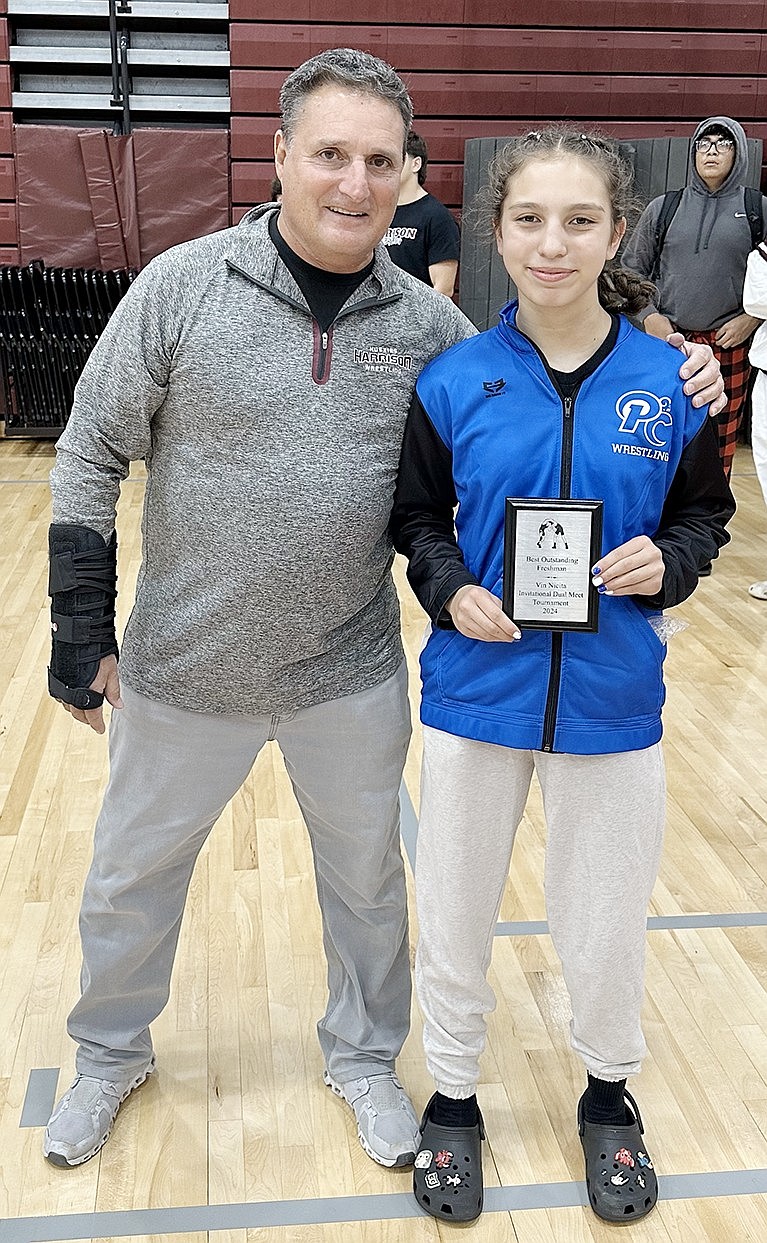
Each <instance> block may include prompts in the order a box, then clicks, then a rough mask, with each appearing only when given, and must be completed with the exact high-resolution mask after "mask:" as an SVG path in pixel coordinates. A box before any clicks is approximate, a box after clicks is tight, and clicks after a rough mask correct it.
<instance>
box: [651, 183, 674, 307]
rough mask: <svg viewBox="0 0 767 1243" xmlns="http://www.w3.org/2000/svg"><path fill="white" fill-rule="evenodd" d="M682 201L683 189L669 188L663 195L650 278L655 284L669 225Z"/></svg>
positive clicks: (656, 228)
mask: <svg viewBox="0 0 767 1243" xmlns="http://www.w3.org/2000/svg"><path fill="white" fill-rule="evenodd" d="M681 201H682V191H681V190H668V191H667V192H666V193H665V194H664V195H663V202H662V203H661V208H660V212H659V214H658V221H657V224H656V225H655V257H654V259H653V264H652V271H651V272H650V277H649V279H650V280H651V281H652V282H653V284H655V283H657V280H658V273H659V272H660V256H661V251H662V250H663V243H664V241H665V240H666V234H667V233H668V227H669V225H670V224H671V221H672V220H673V219H674V216H675V215H676V212H677V208H678V207H679V204H680V203H681Z"/></svg>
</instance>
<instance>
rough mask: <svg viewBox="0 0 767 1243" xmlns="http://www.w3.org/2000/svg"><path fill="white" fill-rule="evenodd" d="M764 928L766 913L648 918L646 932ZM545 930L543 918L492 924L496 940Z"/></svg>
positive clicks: (529, 934) (545, 925) (547, 928)
mask: <svg viewBox="0 0 767 1243" xmlns="http://www.w3.org/2000/svg"><path fill="white" fill-rule="evenodd" d="M765 925H767V912H765V911H737V912H735V913H733V912H731V911H724V912H721V913H719V914H716V913H715V914H710V913H709V914H706V913H703V914H700V915H651V916H650V917H649V918H648V920H647V929H648V932H657V931H658V930H663V929H665V930H668V929H672V928H763V927H764V926H765ZM548 931H549V925H548V923H547V922H546V920H545V919H528V920H525V919H519V920H510V921H506V922H504V921H499V922H498V923H497V924H496V925H495V936H497V937H537V936H545V935H546V934H547V933H548Z"/></svg>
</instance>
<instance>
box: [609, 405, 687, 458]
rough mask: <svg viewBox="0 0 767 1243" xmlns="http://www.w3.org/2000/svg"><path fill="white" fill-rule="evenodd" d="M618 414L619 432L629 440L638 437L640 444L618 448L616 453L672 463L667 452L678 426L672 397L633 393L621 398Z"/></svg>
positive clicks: (617, 407) (614, 446)
mask: <svg viewBox="0 0 767 1243" xmlns="http://www.w3.org/2000/svg"><path fill="white" fill-rule="evenodd" d="M615 413H616V414H617V416H618V430H619V431H621V432H624V433H625V434H626V435H628V436H636V438H637V440H638V441H639V442H640V443H639V444H614V445H613V453H626V454H629V455H630V456H632V457H649V458H653V459H655V460H656V461H661V462H667V461H668V460H669V454H668V451H667V450H666V445H667V444H668V441H669V434H668V429H670V428H671V427H672V426H673V423H674V420H673V418H672V417H671V399H670V398H669V397H656V395H655V394H654V393H648V392H646V391H644V390H643V389H632V390H631V391H630V392H628V393H623V394H622V396H621V397H619V398H618V400H617V401H616V403H615ZM642 442H644V443H642Z"/></svg>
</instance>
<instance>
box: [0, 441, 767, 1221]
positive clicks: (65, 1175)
mask: <svg viewBox="0 0 767 1243" xmlns="http://www.w3.org/2000/svg"><path fill="white" fill-rule="evenodd" d="M52 459H53V449H52V447H51V445H50V444H47V443H34V442H21V441H13V440H4V441H0V522H1V523H2V527H1V530H2V535H1V536H0V598H1V599H2V606H1V607H0V628H1V629H0V636H1V639H0V949H1V950H2V954H1V955H0V981H1V983H0V1243H31V1241H32V1240H42V1239H45V1240H60V1241H62V1243H63V1240H70V1239H105V1238H128V1239H134V1240H139V1239H140V1240H149V1239H151V1240H157V1241H158V1243H173V1241H175V1240H182V1239H183V1240H185V1241H189V1243H202V1240H205V1239H207V1238H210V1239H212V1240H215V1241H216V1243H262V1241H263V1243H267V1241H268V1243H394V1241H395V1240H397V1241H398V1243H399V1241H403V1240H404V1241H405V1243H427V1241H432V1240H438V1239H442V1240H448V1239H453V1240H455V1239H456V1238H457V1237H458V1234H457V1228H456V1227H450V1226H447V1225H441V1224H438V1223H437V1222H436V1221H434V1220H433V1219H431V1218H429V1217H426V1216H424V1215H422V1214H421V1212H420V1210H419V1209H418V1208H417V1207H416V1206H415V1205H414V1202H413V1201H412V1198H411V1196H410V1194H409V1187H410V1172H409V1171H389V1170H385V1169H382V1168H380V1167H379V1166H376V1165H374V1164H373V1163H372V1162H371V1161H370V1160H369V1159H368V1158H367V1157H366V1156H365V1155H364V1153H363V1152H362V1150H361V1149H360V1148H359V1146H358V1144H357V1141H356V1138H355V1133H354V1127H353V1125H352V1116H351V1113H350V1112H349V1111H348V1110H347V1109H346V1107H345V1106H344V1105H343V1104H341V1103H340V1102H338V1101H337V1100H336V1099H335V1098H334V1097H333V1096H332V1095H331V1094H330V1093H329V1092H328V1091H327V1089H326V1088H324V1087H323V1085H322V1064H321V1060H320V1054H319V1048H318V1045H317V1042H316V1037H315V1033H314V1023H315V1022H316V1019H317V1017H318V1016H319V1014H320V1013H321V1010H322V1006H323V996H324V964H323V959H322V953H321V948H320V946H321V939H320V930H319V923H318V914H317V907H316V901H315V896H314V886H313V880H312V872H311V867H310V861H309V853H308V849H307V843H306V838H305V833H304V830H303V828H302V825H301V822H300V820H299V817H298V811H297V808H296V806H295V803H294V801H293V798H292V794H291V792H290V789H289V786H288V784H287V780H286V777H285V773H284V769H283V765H282V762H281V758H280V754H279V752H278V751H277V750H276V748H275V747H274V746H273V745H272V744H270V745H269V746H268V747H267V748H266V749H265V750H264V751H263V752H262V753H261V755H260V756H259V759H258V761H257V763H256V765H255V767H254V770H253V772H252V774H251V776H250V778H249V779H248V781H247V782H246V784H245V786H244V787H243V789H242V790H241V791H240V793H239V794H238V796H237V797H236V798H235V799H234V801H233V802H232V804H231V805H230V807H228V808H227V810H226V812H225V814H224V815H223V816H222V818H221V821H220V823H219V824H218V825H217V827H216V829H215V831H214V833H213V834H212V836H211V839H210V841H209V843H208V846H207V847H206V849H205V851H204V852H203V855H202V857H201V859H200V862H199V866H198V868H197V871H196V873H195V877H194V880H193V883H192V888H191V892H190V898H189V904H188V908H187V913H186V917H185V922H184V928H183V932H182V937H181V944H180V949H179V954H178V960H177V964H176V972H175V976H174V988H173V993H172V998H171V1002H170V1004H169V1006H168V1008H167V1010H166V1011H165V1013H164V1014H163V1015H162V1016H161V1018H160V1019H159V1020H158V1022H157V1023H156V1024H155V1026H154V1038H155V1044H156V1048H157V1053H158V1063H159V1069H158V1072H157V1073H156V1075H153V1076H152V1079H151V1080H150V1081H149V1082H148V1083H147V1085H146V1086H145V1087H144V1088H142V1089H141V1090H140V1091H138V1092H136V1093H135V1094H134V1095H133V1096H132V1097H131V1098H130V1099H129V1100H128V1101H127V1102H126V1104H125V1105H124V1106H123V1108H122V1110H121V1112H120V1115H119V1119H118V1122H117V1126H116V1129H115V1133H114V1135H113V1137H112V1138H111V1140H110V1141H109V1143H108V1144H107V1146H106V1147H105V1148H104V1150H103V1152H102V1153H101V1154H100V1156H98V1157H96V1158H94V1159H93V1160H92V1161H90V1162H88V1163H87V1164H86V1165H84V1166H82V1167H81V1168H80V1169H77V1170H68V1171H62V1170H59V1169H55V1168H53V1167H51V1166H50V1165H48V1164H47V1162H45V1161H44V1160H43V1157H42V1155H41V1151H40V1143H41V1138H42V1129H41V1127H42V1124H44V1121H45V1119H46V1117H47V1114H48V1110H49V1108H50V1105H51V1103H52V1101H53V1099H54V1096H55V1095H56V1094H57V1092H58V1091H60V1090H62V1089H63V1088H64V1087H66V1085H67V1083H68V1082H69V1079H70V1077H71V1074H72V1064H73V1049H72V1046H71V1043H70V1041H69V1039H68V1038H67V1036H66V1033H65V1026H64V1025H65V1018H66V1014H67V1012H68V1010H69V1008H70V1006H71V1004H72V1002H73V1000H74V998H75V996H76V994H77V982H78V969H79V945H78V938H77V911H78V903H79V895H80V890H81V886H82V881H83V876H84V873H85V870H86V868H87V865H88V861H89V855H90V848H91V834H92V825H93V821H94V819H95V816H96V813H97V810H98V806H99V801H100V795H101V791H102V788H103V783H104V780H105V776H106V743H105V740H104V739H103V738H98V737H96V736H95V735H94V734H92V733H89V732H88V731H86V730H85V729H84V728H82V727H80V726H77V725H75V724H74V723H73V722H72V721H71V719H70V718H69V717H68V716H67V715H66V714H65V713H64V712H63V710H62V709H61V708H60V707H58V706H57V705H56V704H55V703H54V702H53V701H52V700H50V699H49V698H48V696H47V694H46V692H45V689H44V685H45V677H44V672H45V666H46V661H47V654H48V645H49V622H48V615H47V609H48V605H47V600H46V563H47V557H46V528H47V525H48V520H49V519H48V490H47V486H46V480H47V474H48V471H49V469H50V466H51V463H52ZM734 487H735V490H736V494H737V497H738V502H739V511H738V514H737V516H736V518H735V521H734V522H733V524H732V528H731V529H732V534H733V542H732V544H731V545H730V546H729V548H727V549H726V550H725V551H724V553H723V555H722V557H721V558H720V560H719V561H718V562H717V563H716V566H715V572H714V574H713V576H712V577H711V578H709V579H706V580H704V581H703V582H702V583H701V585H700V587H699V589H698V591H697V593H696V595H695V596H694V597H693V599H692V600H691V601H689V602H688V603H687V604H686V605H685V606H683V607H682V608H680V609H678V610H675V612H676V614H677V615H678V616H679V617H680V618H682V619H684V620H685V621H686V622H687V623H688V627H687V629H685V630H684V631H683V632H682V633H681V634H679V635H677V636H676V637H675V638H673V639H672V641H671V644H670V653H669V658H668V661H667V666H666V668H667V679H668V686H669V694H668V703H667V708H666V714H665V722H666V735H665V753H666V762H667V767H668V777H669V808H668V833H667V840H666V849H665V855H664V861H663V866H662V869H661V875H660V878H659V881H658V884H657V887H656V890H655V894H654V899H653V906H652V910H651V912H650V915H651V919H650V924H649V932H648V943H649V954H648V970H647V1001H646V1008H645V1029H646V1034H647V1038H648V1043H649V1047H650V1056H649V1057H648V1059H647V1062H646V1065H645V1069H644V1071H643V1074H642V1076H641V1077H640V1079H639V1080H637V1082H636V1084H635V1085H632V1086H634V1087H635V1088H636V1093H637V1095H638V1098H639V1101H640V1104H641V1107H642V1111H643V1113H644V1116H645V1121H646V1123H647V1131H648V1140H649V1147H650V1150H651V1152H652V1154H653V1157H654V1160H655V1163H656V1167H657V1168H658V1170H659V1172H660V1174H661V1195H662V1200H661V1203H660V1205H659V1207H658V1209H657V1210H656V1212H655V1213H653V1214H652V1215H651V1217H650V1218H648V1219H647V1220H646V1221H645V1222H641V1223H638V1224H637V1225H635V1226H633V1227H631V1228H630V1237H631V1239H632V1240H633V1241H634V1243H649V1241H651V1240H652V1241H656V1240H657V1241H659V1243H660V1241H663V1243H671V1241H673V1243H685V1241H687V1240H690V1241H694V1243H700V1241H701V1240H707V1241H713V1243H744V1241H746V1240H751V1239H753V1240H763V1239H764V1238H765V1237H767V763H766V762H765V740H766V739H767V603H762V602H759V601H756V600H753V599H751V598H750V597H749V596H748V594H747V592H746V588H747V586H748V584H749V583H750V582H751V581H753V580H754V579H760V578H767V513H766V512H765V509H764V506H763V503H762V500H761V494H760V492H759V488H758V484H757V481H756V478H755V476H754V473H753V466H752V463H751V458H750V454H749V452H748V450H745V449H741V450H740V451H739V454H738V458H737V461H736V469H735V476H734ZM142 492H143V488H142V482H141V475H140V472H137V473H136V474H134V476H132V478H131V479H130V480H129V481H127V482H126V484H125V486H124V488H123V495H122V500H121V510H120V518H119V529H120V588H121V595H120V610H121V621H122V622H124V620H125V616H126V613H127V609H128V608H129V604H130V600H131V597H132V591H133V585H134V582H135V575H136V571H137V568H138V559H139V518H140V509H141V501H142ZM397 578H398V582H399V584H400V586H402V583H403V577H402V573H401V566H399V565H398V566H397ZM402 595H403V602H404V610H403V612H404V631H405V637H406V643H407V649H408V657H409V661H410V663H411V672H412V673H413V674H414V673H415V668H416V661H417V656H416V654H417V650H418V647H419V643H420V639H421V635H422V631H423V625H424V619H423V615H422V614H421V613H420V610H419V609H418V607H417V605H415V603H414V602H413V599H412V597H411V596H410V595H409V593H408V590H407V588H406V587H404V588H402ZM412 686H413V701H414V704H415V700H416V695H417V680H416V679H415V677H414V676H413V678H412ZM418 765H419V739H418V735H417V732H416V736H415V738H414V742H413V746H412V750H411V754H410V758H409V761H408V767H407V771H406V787H407V788H406V789H405V790H403V841H404V844H405V849H406V852H407V854H408V856H409V859H410V860H411V861H412V855H413V850H414V845H415V832H416V818H415V811H414V807H417V803H418ZM606 797H614V798H616V801H617V802H618V804H619V794H615V793H612V794H609V793H608V794H606ZM618 810H619V806H618ZM542 858H543V831H542V819H541V810H540V803H539V800H538V798H537V797H534V798H533V799H532V800H531V805H530V807H529V809H528V812H527V815H526V818H525V822H524V824H523V826H522V829H521V830H520V836H519V839H518V843H517V848H516V851H515V857H514V860H513V862H512V868H511V875H510V879H509V884H508V889H507V893H506V896H505V899H504V903H503V908H502V911H501V922H500V923H499V926H498V936H497V938H496V942H495V954H494V960H493V969H492V973H493V984H494V987H495V988H496V991H497V994H498V1008H497V1010H496V1012H495V1014H494V1015H493V1016H492V1018H491V1024H490V1040H489V1046H488V1051H487V1054H486V1056H485V1060H484V1064H483V1083H482V1087H481V1096H480V1100H481V1104H482V1108H483V1111H484V1114H485V1119H486V1123H487V1131H488V1143H487V1144H486V1146H485V1164H486V1182H487V1185H488V1192H487V1207H486V1211H485V1213H484V1214H483V1216H482V1218H481V1219H480V1221H479V1222H478V1223H476V1224H474V1225H473V1226H469V1227H465V1228H463V1230H464V1233H463V1234H462V1235H461V1237H463V1238H466V1239H467V1240H468V1239H472V1240H479V1241H481V1243H507V1241H509V1243H510V1241H511V1240H516V1241H518V1243H553V1241H554V1240H557V1241H558V1243H581V1241H585V1240H596V1241H597V1243H600V1241H603V1240H608V1239H612V1238H614V1237H615V1231H614V1228H612V1227H609V1226H606V1225H603V1224H601V1223H599V1222H598V1221H597V1219H596V1218H595V1217H594V1216H593V1215H592V1214H591V1212H590V1211H589V1210H588V1209H586V1208H584V1207H582V1196H583V1185H582V1181H581V1180H582V1177H583V1171H582V1164H581V1154H580V1146H579V1143H578V1139H577V1135H576V1131H575V1125H574V1116H575V1103H576V1100H577V1097H578V1095H579V1093H580V1091H581V1086H582V1073H581V1069H580V1067H579V1065H578V1064H577V1063H576V1061H575V1059H574V1057H573V1055H572V1054H571V1053H570V1052H569V1048H568V1042H567V1024H568V1017H569V1016H568V1002H567V996H566V993H565V990H564V987H563V984H562V979H561V975H560V971H559V966H558V962H557V959H556V956H555V954H554V952H553V950H552V946H551V942H550V939H549V937H548V935H547V932H546V925H545V922H544V921H545V912H544V907H543V899H542V893H541V873H542ZM408 876H409V881H410V880H412V875H411V872H410V867H409V866H408ZM414 931H415V929H414ZM615 969H616V971H620V969H621V964H620V962H619V961H616V964H615ZM399 1068H400V1074H401V1077H402V1079H403V1080H404V1083H405V1084H406V1086H407V1087H408V1089H409V1090H410V1092H411V1094H412V1096H413V1098H414V1101H415V1103H416V1107H417V1108H420V1106H421V1105H422V1104H423V1102H424V1100H425V1099H426V1097H427V1095H428V1094H429V1092H430V1087H429V1082H428V1079H427V1076H426V1073H425V1070H424V1066H423V1061H422V1056H421V1048H420V1022H419V1017H418V1013H417V1010H416V1009H415V1008H414V1013H413V1030H412V1033H411V1036H410V1038H409V1040H408V1042H407V1044H406V1046H405V1050H404V1052H403V1056H402V1058H401V1060H400V1064H399ZM627 1237H628V1236H627Z"/></svg>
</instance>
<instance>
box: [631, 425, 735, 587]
mask: <svg viewBox="0 0 767 1243" xmlns="http://www.w3.org/2000/svg"><path fill="white" fill-rule="evenodd" d="M734 513H735V498H734V497H733V495H732V492H731V491H730V486H729V484H728V483H727V480H726V479H725V477H724V471H723V469H722V463H721V460H720V457H719V445H718V441H717V434H716V420H715V419H712V418H706V420H705V422H704V423H703V426H702V427H701V428H700V430H699V431H698V433H697V435H696V436H694V437H693V439H692V440H691V441H690V443H689V444H688V445H687V447H686V449H685V450H684V452H683V453H682V456H681V459H680V461H679V466H678V467H677V470H676V474H675V475H674V478H673V480H672V481H671V487H670V488H669V492H668V496H667V497H666V503H665V505H664V506H663V513H662V514H661V521H660V526H659V527H658V530H657V531H656V533H655V535H654V536H653V542H654V543H655V544H657V546H658V548H660V550H661V552H662V553H663V560H664V562H665V566H666V569H665V573H664V575H663V586H662V587H661V589H660V591H659V592H658V594H657V595H655V596H637V600H638V601H639V603H641V604H649V605H651V606H654V607H658V608H671V606H672V605H674V604H681V603H682V601H683V600H686V599H687V597H688V596H691V595H692V593H693V591H694V590H695V588H696V587H697V585H698V576H699V574H700V571H701V570H702V569H703V567H704V566H706V565H708V564H709V562H710V561H711V560H712V559H713V558H714V557H716V556H717V555H718V552H719V549H720V548H723V547H724V545H725V544H728V543H729V541H730V536H729V534H728V532H727V531H726V530H725V528H726V526H727V523H728V522H729V521H730V519H731V518H732V515H733V514H734Z"/></svg>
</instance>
